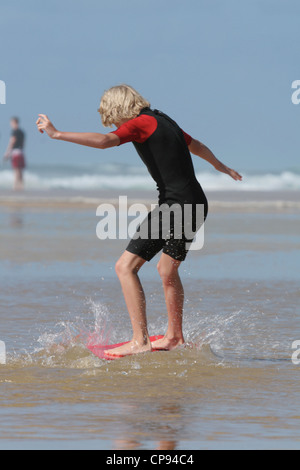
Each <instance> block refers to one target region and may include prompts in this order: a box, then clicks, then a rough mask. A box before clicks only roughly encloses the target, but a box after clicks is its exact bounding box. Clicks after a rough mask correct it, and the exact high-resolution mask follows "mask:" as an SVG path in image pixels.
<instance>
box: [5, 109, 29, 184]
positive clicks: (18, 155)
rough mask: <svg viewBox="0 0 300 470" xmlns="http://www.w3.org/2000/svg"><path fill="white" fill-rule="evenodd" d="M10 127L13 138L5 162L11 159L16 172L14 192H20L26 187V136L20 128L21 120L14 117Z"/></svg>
mask: <svg viewBox="0 0 300 470" xmlns="http://www.w3.org/2000/svg"><path fill="white" fill-rule="evenodd" d="M10 127H11V128H12V133H11V137H10V139H9V142H8V146H7V149H6V152H5V154H4V160H8V159H9V158H10V159H11V164H12V167H13V170H14V174H15V178H14V190H15V191H19V190H22V189H23V187H24V183H23V170H24V168H25V157H24V153H23V148H24V141H25V134H24V132H23V131H22V130H21V129H20V128H19V118H17V117H12V118H11V120H10Z"/></svg>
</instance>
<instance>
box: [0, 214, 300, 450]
mask: <svg viewBox="0 0 300 470" xmlns="http://www.w3.org/2000/svg"><path fill="white" fill-rule="evenodd" d="M95 210H96V208H91V207H88V208H86V209H84V208H82V207H81V208H80V209H76V208H74V207H69V208H60V209H59V208H55V207H49V208H45V207H44V208H30V207H24V206H22V205H20V207H18V206H15V207H5V206H3V207H1V213H0V224H1V244H0V259H1V267H0V272H1V284H2V289H1V313H0V315H1V327H0V340H3V341H5V343H6V348H7V364H6V365H0V416H1V420H0V448H35V449H37V448H59V449H62V448H86V449H88V448H98V449H125V448H131V449H132V448H136V449H156V448H165V449H166V448H176V449H216V448H218V449H221V448H224V449H229V448H240V449H246V448H247V449H249V448H272V449H275V448H297V449H299V448H300V432H299V424H300V412H299V408H300V398H299V394H298V390H299V374H300V365H296V364H293V362H292V360H291V356H292V353H293V350H292V343H293V342H294V341H295V340H300V319H299V300H300V289H299V277H300V275H299V269H298V266H299V261H300V260H299V247H300V237H299V233H300V231H299V228H300V214H299V212H297V210H291V211H286V212H284V211H270V212H267V211H266V212H265V213H264V212H262V211H259V213H258V212H256V211H253V210H251V211H247V212H242V211H240V210H239V211H233V210H232V211H226V214H225V213H224V212H218V211H215V212H214V211H212V213H211V214H210V216H209V219H208V220H207V224H206V227H205V245H204V248H203V249H202V250H200V251H195V252H193V253H190V254H189V255H188V258H187V260H186V261H185V263H183V264H182V266H181V268H180V270H181V275H182V281H183V284H184V287H185V321H184V332H185V338H186V342H187V345H186V347H183V348H180V349H178V350H176V351H171V352H155V353H152V354H144V355H139V356H135V357H128V358H123V359H121V360H116V361H103V360H100V359H98V358H96V357H94V356H93V355H92V354H91V353H90V352H89V351H88V350H87V349H86V347H85V344H86V340H87V337H88V335H89V334H90V333H91V332H92V333H95V334H96V335H97V336H98V338H99V341H110V342H118V341H122V340H123V341H125V340H127V339H130V334H131V330H130V325H129V320H128V316H127V313H126V308H125V304H124V300H123V297H122V293H121V290H120V287H119V282H118V279H117V278H116V275H115V272H114V263H115V261H116V259H117V257H118V256H119V254H121V252H122V250H123V249H124V248H125V246H126V243H127V242H126V240H121V241H117V240H111V241H108V240H106V241H100V240H98V239H97V238H96V233H95V230H96V224H97V222H98V220H97V218H96V216H95ZM157 260H158V257H156V258H155V259H154V260H153V261H152V262H151V263H147V264H146V265H145V266H144V267H143V269H142V270H141V272H140V277H141V280H142V283H143V285H144V289H145V293H146V297H147V308H148V320H149V331H150V333H151V334H156V333H163V332H164V330H165V328H166V311H165V305H164V298H163V293H162V288H161V284H160V280H159V278H158V275H157V272H156V261H157ZM299 356H300V355H299Z"/></svg>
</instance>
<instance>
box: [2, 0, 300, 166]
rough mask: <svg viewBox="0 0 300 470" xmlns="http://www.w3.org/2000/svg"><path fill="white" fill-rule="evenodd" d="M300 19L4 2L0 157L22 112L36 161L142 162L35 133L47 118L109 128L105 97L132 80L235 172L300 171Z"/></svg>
mask: <svg viewBox="0 0 300 470" xmlns="http://www.w3.org/2000/svg"><path fill="white" fill-rule="evenodd" d="M299 24H300V3H299V1H298V0H288V1H287V0H226V2H225V1H224V0H186V1H184V2H183V1H182V0H180V1H179V0H126V1H124V0H114V1H111V2H108V1H102V0H85V1H77V0H51V1H50V2H41V1H37V0H26V2H25V1H24V0H1V5H0V41H1V50H0V80H2V81H4V82H5V84H6V104H0V156H1V154H3V153H4V151H5V148H6V145H7V141H8V138H9V134H10V128H9V118H10V117H11V116H13V115H17V116H19V117H20V119H21V127H22V128H23V129H24V130H25V131H26V135H27V146H26V156H27V159H28V161H29V164H30V163H32V164H39V165H51V164H58V163H60V162H61V163H62V165H68V164H73V163H82V164H84V162H87V161H88V162H97V161H98V160H99V159H101V161H104V162H105V161H112V162H128V163H130V164H135V163H136V164H137V165H139V164H141V165H142V163H141V162H139V157H138V156H137V154H136V153H135V150H134V148H133V146H132V144H130V143H129V144H126V145H124V146H121V147H119V148H113V149H108V150H105V151H103V150H96V149H90V148H84V147H81V146H77V145H75V144H70V143H66V142H57V141H53V140H51V139H49V138H48V137H47V136H46V135H41V134H39V133H38V132H37V130H36V128H35V121H36V119H37V115H38V113H45V114H47V115H48V116H49V118H50V119H51V120H52V121H53V123H54V125H55V126H56V127H57V128H58V129H59V130H61V131H74V132H75V131H78V132H102V133H106V132H109V130H110V129H109V128H104V127H103V126H102V124H101V120H100V116H99V113H98V112H97V109H98V106H99V103H100V99H101V96H102V93H103V92H104V90H106V89H108V88H110V87H111V86H113V85H118V84H121V83H128V84H130V85H132V86H133V87H135V88H136V89H137V90H138V91H139V92H140V93H141V94H142V95H144V96H145V97H146V98H147V99H148V100H149V101H150V102H151V106H152V107H153V108H157V109H160V110H162V111H164V112H165V113H167V114H169V115H170V116H171V117H172V118H173V119H175V120H176V121H177V123H178V124H179V125H180V126H181V127H182V128H183V129H184V130H185V131H186V132H188V133H189V134H191V135H192V137H194V138H197V139H199V140H201V141H202V142H204V143H205V144H206V145H207V146H208V147H209V148H210V149H211V150H212V151H213V152H214V153H215V155H216V156H217V157H218V158H219V159H220V160H221V161H223V162H224V163H225V164H227V165H228V166H231V167H232V168H234V169H236V170H237V171H252V172H263V171H270V170H272V171H282V170H285V169H295V168H298V169H299V167H300V165H299V138H298V135H299V120H300V105H295V104H293V103H292V100H291V96H292V92H293V90H292V88H291V85H292V82H293V81H295V80H300V70H299V44H300V28H299ZM196 158H197V157H196ZM198 160H201V159H198ZM208 165H209V164H208V163H207V162H204V161H203V160H202V161H196V162H195V166H196V169H197V170H198V169H202V170H207V169H208Z"/></svg>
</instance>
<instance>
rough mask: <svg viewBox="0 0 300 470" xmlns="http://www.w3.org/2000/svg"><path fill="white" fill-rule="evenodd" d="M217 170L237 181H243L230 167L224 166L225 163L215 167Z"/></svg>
mask: <svg viewBox="0 0 300 470" xmlns="http://www.w3.org/2000/svg"><path fill="white" fill-rule="evenodd" d="M215 168H216V170H218V171H221V172H222V173H226V175H229V176H231V178H233V179H234V180H235V181H242V178H243V177H242V176H241V175H240V174H239V173H238V172H237V171H235V170H233V169H232V168H229V167H228V166H226V165H224V163H221V162H219V163H218V164H217V165H216V166H215Z"/></svg>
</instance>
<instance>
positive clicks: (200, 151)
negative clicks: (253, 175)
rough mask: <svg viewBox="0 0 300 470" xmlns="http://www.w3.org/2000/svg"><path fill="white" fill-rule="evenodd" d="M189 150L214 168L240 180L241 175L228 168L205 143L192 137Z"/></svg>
mask: <svg viewBox="0 0 300 470" xmlns="http://www.w3.org/2000/svg"><path fill="white" fill-rule="evenodd" d="M189 150H190V152H191V153H193V154H194V155H197V156H198V157H201V158H203V159H204V160H206V161H207V162H208V163H210V164H211V165H213V166H214V167H215V169H216V170H218V171H221V172H222V173H226V174H227V175H229V176H231V178H233V179H234V180H236V181H241V180H242V176H241V175H240V174H239V173H238V172H237V171H235V170H233V169H232V168H229V167H228V166H226V165H224V163H222V162H220V160H218V159H217V158H216V157H215V156H214V154H213V153H212V152H211V150H209V148H208V147H206V145H204V144H202V143H201V142H199V140H196V139H192V141H191V143H190V145H189Z"/></svg>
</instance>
